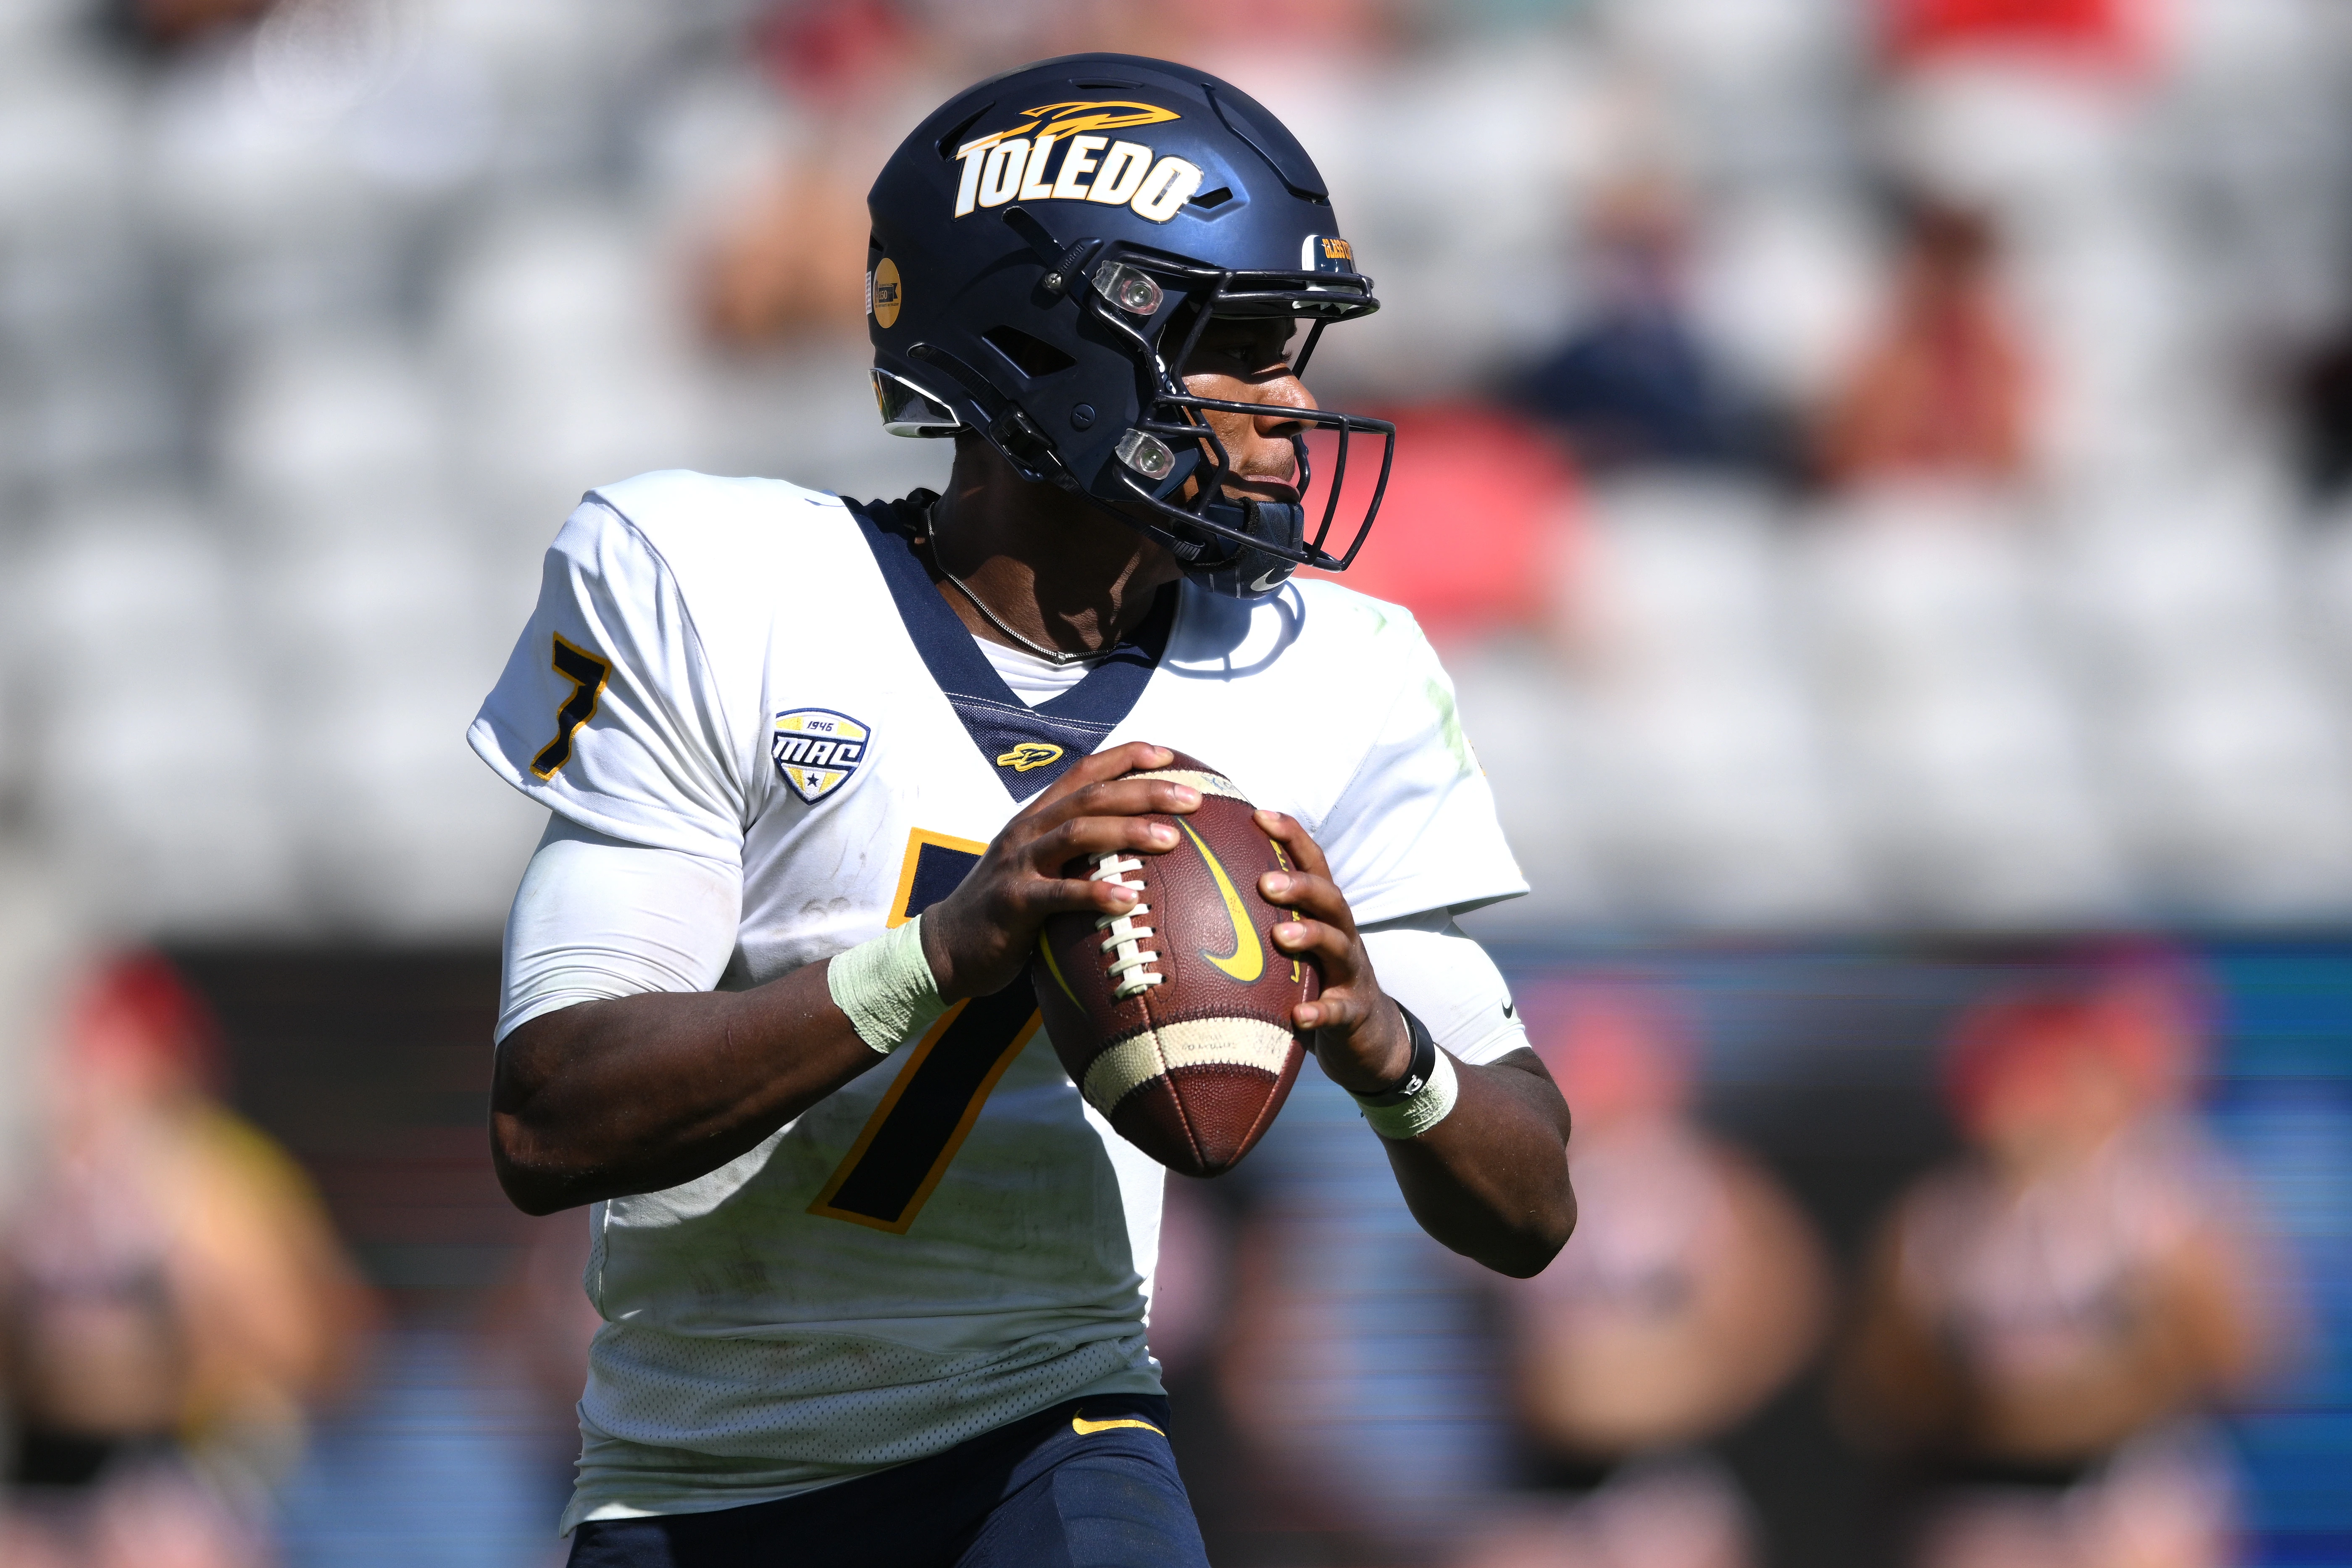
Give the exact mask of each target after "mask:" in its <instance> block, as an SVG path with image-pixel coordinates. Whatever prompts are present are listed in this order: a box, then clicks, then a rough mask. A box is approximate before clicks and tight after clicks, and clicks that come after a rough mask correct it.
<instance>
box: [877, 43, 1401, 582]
mask: <svg viewBox="0 0 2352 1568" xmlns="http://www.w3.org/2000/svg"><path fill="white" fill-rule="evenodd" d="M866 205H867V206H868V207H869V209H870V210H871V212H872V214H873V219H874V233H873V238H872V240H871V241H870V243H869V247H868V250H867V253H866V289H867V298H866V324H867V327H868V330H869V331H871V333H872V335H873V339H874V390H875V397H876V400H877V402H878V403H879V404H880V405H881V409H882V419H883V423H884V425H885V426H886V427H887V429H889V430H890V431H891V432H892V433H894V434H897V435H902V436H952V435H955V434H956V433H958V432H959V431H962V430H970V431H971V432H972V433H974V434H975V435H977V436H979V437H981V438H982V439H984V440H985V441H987V442H988V444H989V445H990V446H991V447H994V448H995V449H996V450H997V451H998V452H999V453H1001V454H1003V457H1004V458H1005V460H1006V461H1007V462H1009V463H1011V464H1012V465H1013V468H1014V469H1015V470H1016V471H1018V472H1019V473H1020V474H1022V475H1023V476H1024V478H1026V479H1032V480H1037V481H1044V482H1048V483H1052V484H1055V485H1057V486H1059V487H1061V488H1062V489H1066V490H1070V491H1073V492H1075V493H1077V494H1080V495H1084V496H1087V497H1089V498H1091V499H1092V500H1094V501H1096V502H1097V504H1098V505H1101V506H1102V507H1104V508H1105V509H1106V510H1112V511H1113V512H1114V514H1115V515H1117V516H1118V518H1119V520H1120V521H1122V522H1125V523H1127V524H1128V525H1129V526H1130V527H1134V528H1139V529H1140V530H1142V531H1144V532H1146V533H1148V534H1150V535H1151V536H1152V537H1153V538H1155V539H1157V540H1159V541H1160V542H1161V543H1163V544H1165V545H1166V546H1168V548H1169V549H1170V550H1171V551H1173V552H1175V555H1176V557H1177V559H1178V561H1179V562H1180V563H1182V565H1183V568H1184V571H1185V574H1186V575H1188V576H1190V577H1192V579H1193V580H1194V581H1196V582H1199V583H1201V584H1204V585H1205V586H1207V587H1210V588H1212V589H1213V590H1215V591H1217V592H1219V593H1223V594H1229V595H1234V596H1237V597H1242V598H1255V597H1257V596H1259V595H1265V594H1267V593H1271V592H1273V591H1274V589H1276V587H1278V586H1279V585H1280V584H1281V583H1282V582H1283V580H1284V579H1285V578H1286V577H1288V576H1289V575H1290V574H1291V572H1292V570H1293V569H1294V568H1296V567H1298V566H1303V565H1312V566H1317V567H1320V568H1323V569H1325V570H1328V571H1335V572H1336V571H1341V570H1344V569H1345V568H1346V566H1347V565H1348V563H1349V562H1350V561H1353V560H1354V559H1355V557H1356V552H1357V551H1359V550H1360V549H1361V548H1362V547H1363V542H1364V537H1365V535H1366V534H1367V533H1368V532H1370V529H1371V525H1372V518H1373V516H1374V514H1375V513H1376V512H1378V510H1380V503H1381V495H1382V493H1383V492H1384V491H1385V490H1386V489H1387V487H1388V475H1389V463H1390V459H1391V457H1392V456H1393V454H1394V451H1395V447H1396V427H1395V426H1392V425H1391V424H1389V423H1388V422H1386V421H1384V420H1380V419H1369V418H1364V417H1361V416H1355V415H1348V414H1338V413H1332V412H1330V411H1328V410H1320V409H1301V410H1297V412H1296V417H1297V420H1298V422H1299V424H1300V426H1302V429H1301V431H1300V432H1299V433H1298V434H1297V435H1296V436H1294V437H1292V441H1293V445H1294V446H1295V447H1297V453H1298V472H1297V478H1296V479H1295V481H1294V482H1295V484H1296V485H1297V490H1298V493H1299V497H1300V502H1298V503H1283V502H1273V501H1265V500H1257V499H1255V498H1245V499H1235V498H1234V497H1230V496H1228V495H1226V494H1225V493H1224V481H1225V479H1226V478H1227V477H1228V476H1229V475H1230V474H1231V472H1232V465H1231V463H1230V461H1229V459H1228V457H1227V454H1226V450H1225V447H1224V445H1223V443H1222V442H1221V441H1219V440H1218V439H1217V437H1216V435H1215V434H1214V432H1213V431H1212V430H1211V429H1210V427H1209V425H1208V422H1207V420H1206V419H1205V418H1203V417H1202V416H1203V415H1204V414H1206V413H1208V412H1211V411H1226V412H1233V413H1238V414H1244V415H1262V414H1264V413H1265V408H1264V407H1263V406H1262V405H1256V404H1249V403H1236V402H1228V401H1221V400H1217V399H1212V398H1205V397H1196V396H1193V395H1192V394H1190V393H1189V392H1187V391H1186V390H1185V387H1184V384H1183V382H1182V380H1181V377H1180V374H1179V372H1180V370H1181V367H1182V365H1183V364H1184V363H1185V362H1186V361H1187V359H1188V358H1189V357H1190V354H1191V352H1192V346H1193V344H1194V343H1195V342H1197V341H1198V339H1199V336H1200V334H1201V332H1202V329H1203V328H1205V327H1206V326H1207V324H1208V323H1209V321H1211V320H1213V319H1214V318H1218V317H1234V316H1254V317H1278V318H1284V319H1287V320H1291V321H1305V322H1307V323H1309V324H1310V325H1309V327H1308V331H1307V336H1306V338H1305V339H1304V341H1303V342H1302V343H1301V346H1300V347H1299V349H1298V351H1297V355H1296V357H1295V358H1294V359H1293V361H1292V365H1293V368H1294V370H1296V371H1298V372H1301V373H1303V372H1304V371H1305V369H1306V367H1307V358H1308V356H1309V355H1311V354H1312V353H1314V350H1315V344H1316V342H1317V341H1318V339H1319V338H1320V337H1321V336H1322V332H1323V329H1324V328H1325V327H1327V326H1328V325H1330V324H1331V323H1332V322H1333V321H1348V320H1350V319H1352V318H1354V317H1357V316H1365V315H1370V313H1371V312H1372V311H1374V310H1378V309H1380V301H1378V300H1375V299H1374V298H1373V297H1372V280H1371V279H1369V278H1367V277H1365V276H1363V275H1362V274H1361V273H1360V272H1358V271H1357V270H1356V268H1355V259H1354V254H1355V253H1354V251H1353V249H1352V248H1351V247H1349V243H1348V241H1347V240H1346V239H1345V238H1343V237H1341V235H1340V233H1339V224H1338V222H1337V221H1336V220H1335V219H1334V218H1333V216H1332V214H1331V198H1330V195H1329V193H1328V191H1327V190H1326V189H1325V188H1324V184H1323V178H1322V176H1321V175H1320V174H1317V173H1316V171H1315V164H1314V163H1313V161H1312V160H1310V159H1309V158H1308V157H1307V153H1306V150H1305V149H1304V148H1302V147H1300V146H1299V144H1298V142H1297V140H1296V139H1295V138H1294V137H1292V135H1291V134H1290V132H1287V131H1286V130H1285V129H1283V126H1282V122H1281V121H1278V120H1276V119H1275V117H1274V116H1273V115H1271V114H1269V113H1267V112H1266V111H1265V109H1263V108H1262V107H1260V106H1259V105H1258V104H1257V103H1256V102H1255V100H1252V99H1251V98H1249V97H1248V96H1247V95H1246V94H1244V93H1243V92H1242V91H1241V90H1240V89H1236V88H1234V87H1233V86H1231V85H1229V84H1227V83H1225V82H1222V81H1219V80H1218V79H1216V78H1214V77H1212V76H1209V75H1207V74H1206V73H1204V72H1202V71H1196V70H1189V69H1187V68H1184V67H1182V66H1178V65H1171V64H1170V63H1168V62H1167V61H1164V60H1151V59H1143V58H1138V57H1135V56H1132V55H1070V56H1067V57H1065V58H1061V59H1056V60H1047V61H1045V62H1043V63H1042V64H1038V65H1033V66H1024V67H1023V68H1021V69H1019V70H1014V71H1008V72H1006V73H1005V74H1003V76H998V77H992V78H991V79H989V80H987V81H984V82H982V83H980V84H979V85H978V86H977V87H973V88H971V89H968V90H966V91H964V92H961V93H959V94H957V95H956V96H955V97H954V98H952V99H950V100H949V101H948V102H947V103H946V104H944V105H942V106H941V107H940V109H939V110H937V111H936V112H934V113H933V114H932V115H931V116H930V118H929V119H928V120H926V121H923V123H922V124H921V125H919V126H918V127H916V129H915V132H914V133H913V134H912V135H910V136H908V138H907V140H906V141H905V142H903V143H902V144H900V146H899V148H898V151H897V152H896V153H892V154H891V157H890V161H889V162H888V163H886V164H885V165H884V166H883V169H882V174H881V176H880V177H879V178H878V179H877V180H876V181H875V182H874V189H873V191H872V193H871V194H870V195H868V196H867V198H866ZM1306 428H1319V429H1324V430H1329V431H1333V432H1336V433H1337V435H1338V437H1339V440H1338V445H1337V450H1336V451H1335V453H1334V454H1333V463H1332V467H1333V472H1332V474H1331V476H1330V483H1329V484H1328V487H1327V494H1326V496H1325V498H1324V504H1323V505H1322V507H1321V509H1320V511H1321V516H1320V518H1319V520H1318V521H1317V523H1316V525H1315V528H1314V530H1313V532H1312V535H1311V537H1310V535H1309V533H1308V530H1307V509H1306V507H1305V505H1304V504H1301V503H1303V502H1304V501H1305V500H1306V497H1307V488H1308V484H1309V481H1310V479H1311V476H1312V470H1311V469H1310V468H1309V467H1308V464H1307V440H1306V434H1305V430H1306ZM1358 436H1377V437H1380V439H1381V447H1380V459H1379V471H1378V477H1377V478H1376V479H1375V480H1374V481H1373V483H1372V484H1371V486H1370V497H1369V500H1366V501H1365V502H1364V503H1363V506H1362V510H1361V513H1360V516H1358V517H1357V518H1356V519H1355V520H1354V521H1353V522H1352V524H1351V525H1350V526H1349V527H1346V528H1343V529H1342V530H1341V531H1340V533H1339V537H1340V538H1341V539H1343V540H1345V542H1346V543H1345V547H1344V548H1342V549H1337V550H1334V549H1328V548H1326V543H1327V541H1329V540H1330V539H1331V538H1332V534H1333V523H1334V521H1335V519H1336V518H1337V517H1338V516H1339V500H1340V496H1341V493H1342V490H1343V489H1344V488H1345V482H1346V479H1347V473H1348V468H1349V461H1350V458H1349V447H1350V442H1351V441H1352V439H1353V438H1354V437H1358ZM1355 461H1356V464H1357V472H1358V476H1359V479H1360V478H1361V476H1362V474H1363V471H1364V470H1365V469H1366V468H1369V467H1370V455H1369V453H1363V452H1360V456H1359V457H1358V458H1356V459H1355ZM1349 510H1351V511H1353V510H1354V507H1353V506H1352V505H1351V506H1350V508H1349Z"/></svg>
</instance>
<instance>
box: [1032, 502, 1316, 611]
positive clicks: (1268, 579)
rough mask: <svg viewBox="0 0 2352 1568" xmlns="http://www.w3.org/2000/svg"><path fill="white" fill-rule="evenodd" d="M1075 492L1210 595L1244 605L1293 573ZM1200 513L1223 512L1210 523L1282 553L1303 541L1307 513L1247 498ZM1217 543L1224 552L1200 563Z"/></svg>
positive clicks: (1267, 558)
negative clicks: (1148, 542)
mask: <svg viewBox="0 0 2352 1568" xmlns="http://www.w3.org/2000/svg"><path fill="white" fill-rule="evenodd" d="M1079 493H1080V494H1083V495H1086V497H1087V500H1090V501H1092V502H1093V503H1094V504H1095V505H1096V506H1097V507H1098V508H1099V509H1101V510H1104V511H1106V512H1108V513H1109V514H1110V515H1111V516H1113V517H1115V518H1117V519H1118V521H1121V522H1123V523H1125V524H1126V525H1127V526H1128V527H1129V528H1131V529H1134V530H1135V531H1137V532H1138V533H1140V534H1142V535H1144V536H1145V537H1146V538H1149V539H1152V540H1155V541H1157V542H1159V543H1160V544H1162V545H1164V546H1166V547H1167V550H1168V552H1169V553H1170V554H1171V555H1173V556H1175V557H1176V563H1177V565H1178V567H1179V568H1180V569H1181V571H1182V572H1183V574H1184V575H1185V576H1186V577H1188V578H1190V579H1191V580H1192V582H1194V583H1197V584H1200V585H1201V586H1202V587H1203V588H1205V589H1207V590H1208V591H1209V592H1211V593H1213V594H1218V595H1223V596H1224V597H1226V598H1229V599H1240V600H1243V601H1244V602H1247V601H1250V600H1254V599H1262V598H1264V597H1265V596H1266V595H1268V594H1271V593H1273V592H1274V591H1275V590H1276V589H1277V588H1279V587H1281V586H1282V585H1283V584H1285V583H1286V582H1288V581H1289V580H1290V574H1291V573H1293V572H1294V571H1296V570H1297V562H1294V561H1286V560H1284V559H1283V558H1282V557H1281V556H1279V555H1276V554H1273V553H1271V552H1267V551H1263V550H1253V549H1251V548H1249V547H1248V546H1247V545H1234V544H1232V543H1231V542H1229V541H1225V540H1221V539H1188V538H1186V537H1185V536H1184V535H1182V534H1181V533H1179V532H1177V531H1176V530H1175V529H1174V528H1171V527H1170V526H1169V525H1168V524H1166V523H1163V522H1159V521H1146V520H1145V519H1142V518H1139V517H1133V516H1130V515H1129V514H1128V513H1127V512H1124V511H1121V510H1119V509H1118V508H1117V507H1115V506H1113V505H1111V504H1110V503H1109V502H1108V501H1107V500H1103V499H1102V498H1101V497H1099V496H1097V495H1093V494H1091V493H1089V492H1087V491H1080V492H1079ZM1201 510H1202V511H1204V512H1219V513H1223V514H1224V515H1223V516H1217V517H1215V518H1213V521H1216V522H1220V523H1223V525H1224V526H1226V527H1228V528H1232V529H1235V530H1237V531H1242V532H1245V533H1247V534H1249V535H1250V536H1251V537H1252V538H1254V539H1263V540H1265V541H1266V542H1268V543H1269V544H1276V545H1280V546H1282V547H1284V548H1286V549H1292V550H1295V549H1297V547H1298V543H1299V542H1300V541H1301V540H1303V539H1305V538H1306V536H1307V508H1306V506H1305V505H1304V504H1302V503H1300V502H1297V501H1270V500H1258V499H1257V498H1256V497H1255V496H1245V497H1244V498H1243V499H1241V500H1235V501H1228V500H1217V501H1213V502H1211V503H1210V504H1209V505H1208V506H1205V507H1203V508H1202V509H1201ZM1216 544H1223V545H1225V546H1226V550H1225V552H1224V553H1223V554H1220V555H1218V556H1217V557H1215V558H1214V559H1213V560H1210V561H1206V562H1203V561H1202V559H1201V558H1202V555H1204V554H1206V553H1207V552H1209V550H1210V548H1211V546H1212V545H1216Z"/></svg>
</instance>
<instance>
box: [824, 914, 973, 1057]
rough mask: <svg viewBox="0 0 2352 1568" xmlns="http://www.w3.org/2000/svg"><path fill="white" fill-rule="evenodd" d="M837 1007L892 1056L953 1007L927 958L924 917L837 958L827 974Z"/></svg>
mask: <svg viewBox="0 0 2352 1568" xmlns="http://www.w3.org/2000/svg"><path fill="white" fill-rule="evenodd" d="M824 984H825V989H826V990H828V991H830V992H832V993H833V1002H834V1005H835V1006H836V1007H839V1008H840V1009H841V1010H842V1011H843V1012H845V1013H846V1014H848V1015H849V1023H850V1026H851V1027H853V1028H855V1029H856V1031H857V1037H858V1038H859V1039H861V1040H864V1041H865V1042H866V1044H867V1045H869V1046H871V1047H874V1048H875V1049H876V1050H877V1051H879V1052H881V1053H882V1054H883V1055H884V1056H886V1057H887V1056H888V1055H889V1054H890V1053H891V1052H892V1051H895V1050H897V1049H898V1047H900V1046H902V1045H904V1044H905V1043H906V1042H907V1041H908V1040H910V1039H912V1038H914V1037H916V1036H918V1035H919V1034H921V1033H922V1032H923V1031H924V1030H925V1029H928V1028H929V1027H930V1026H932V1025H933V1024H934V1023H936V1022H938V1020H939V1016H940V1014H942V1013H944V1012H946V1011H947V1010H948V1005H947V1004H946V1003H945V1002H942V1001H940V982H939V977H938V976H937V975H935V974H933V973H931V961H930V960H929V959H928V958H925V957H924V956H923V917H922V916H920V915H917V916H916V917H915V918H914V919H913V920H910V921H908V922H907V923H906V924H905V925H902V926H898V927H896V928H895V929H893V930H890V931H884V932H883V933H882V934H881V935H880V936H877V937H876V938H875V939H874V940H873V941H872V942H859V943H858V944H857V945H856V947H853V948H851V949H850V950H849V951H848V952H836V953H835V954H834V955H833V963H832V966H831V967H829V968H828V969H826V971H825V973H824Z"/></svg>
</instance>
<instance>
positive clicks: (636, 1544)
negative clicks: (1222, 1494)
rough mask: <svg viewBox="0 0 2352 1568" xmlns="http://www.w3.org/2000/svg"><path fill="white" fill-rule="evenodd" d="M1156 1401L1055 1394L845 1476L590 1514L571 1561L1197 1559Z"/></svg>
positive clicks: (769, 1565) (697, 1566)
mask: <svg viewBox="0 0 2352 1568" xmlns="http://www.w3.org/2000/svg"><path fill="white" fill-rule="evenodd" d="M1167 1429H1168V1402H1167V1401H1166V1400H1165V1399H1160V1398H1154V1397H1150V1396H1146V1395H1140V1394H1112V1395H1108V1396H1106V1397H1103V1398H1099V1399H1080V1400H1074V1401H1072V1402H1071V1403H1069V1404H1067V1405H1055V1407H1054V1408H1053V1409H1051V1410H1047V1411H1044V1412H1042V1413H1040V1414H1038V1415H1033V1416H1030V1417H1028V1418H1027V1419H1026V1420H1023V1421H1015V1422H1013V1424H1011V1425H1010V1426H1000V1427H998V1428H997V1429H996V1430H995V1431H993V1432H985V1433H982V1435H981V1436H977V1437H974V1438H972V1439H971V1441H969V1442H965V1443H959V1444H957V1445H956V1446H955V1447H952V1448H950V1449H948V1450H947V1451H946V1452H945V1453H942V1454H934V1455H932V1456H931V1457H930V1458H928V1459H917V1460H915V1461H913V1462H912V1463H910V1464H905V1465H899V1466H898V1467H896V1468H892V1469H887V1470H883V1471H880V1472H878V1473H877V1474H874V1475H870V1476H863V1477H860V1478H859V1479H856V1480H854V1481H844V1482H842V1483H841V1484H840V1485H838V1486H831V1487H824V1488H822V1489H819V1490H816V1491H813V1492H803V1493H802V1494H801V1495H800V1496H798V1497H790V1498H783V1499H781V1500H777V1501H774V1502H760V1503H750V1504H746V1505H745V1506H744V1507H741V1508H730V1509H720V1510H717V1511H715V1512H709V1513H674V1514H663V1515H659V1516H657V1517H655V1518H651V1519H615V1520H603V1521H591V1522H589V1523H586V1524H583V1525H582V1526H580V1527H579V1529H577V1530H576V1531H573V1532H572V1558H571V1563H570V1568H803V1565H805V1568H830V1565H832V1564H835V1563H844V1564H846V1563H856V1564H860V1565H871V1568H1208V1557H1207V1555H1206V1553H1205V1552H1203V1551H1202V1546H1201V1530H1200V1526H1199V1525H1198V1524H1196V1523H1194V1522H1193V1519H1192V1500H1190V1499H1189V1498H1187V1497H1186V1496H1185V1495H1184V1483H1183V1481H1182V1479H1181V1478H1179V1477H1178V1475H1177V1474H1176V1458H1175V1456H1174V1455H1173V1454H1171V1452H1170V1451H1169V1448H1168V1439H1167V1436H1165V1434H1166V1432H1167Z"/></svg>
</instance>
